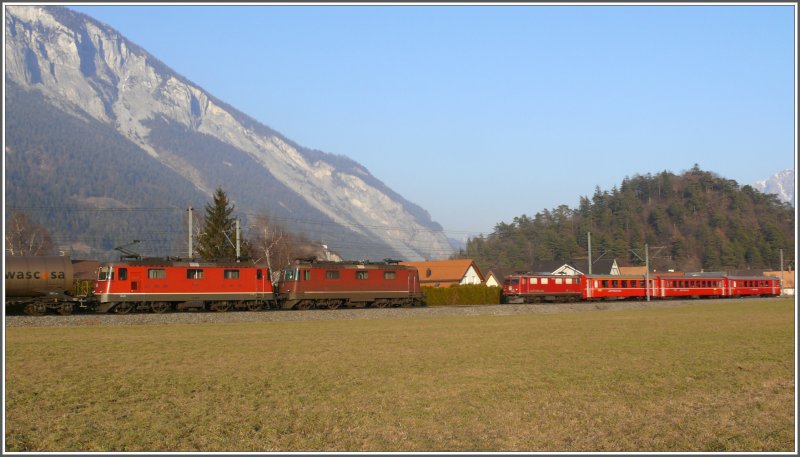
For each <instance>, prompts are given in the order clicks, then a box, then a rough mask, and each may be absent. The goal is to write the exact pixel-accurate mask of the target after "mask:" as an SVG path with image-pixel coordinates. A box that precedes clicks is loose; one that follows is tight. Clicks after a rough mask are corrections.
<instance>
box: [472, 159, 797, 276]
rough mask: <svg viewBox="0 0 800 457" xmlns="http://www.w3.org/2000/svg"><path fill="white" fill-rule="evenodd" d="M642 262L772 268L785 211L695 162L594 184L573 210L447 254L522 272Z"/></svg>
mask: <svg viewBox="0 0 800 457" xmlns="http://www.w3.org/2000/svg"><path fill="white" fill-rule="evenodd" d="M588 232H591V245H592V258H593V259H598V258H600V257H601V256H602V258H604V259H609V258H612V259H616V260H617V263H618V264H620V265H643V264H644V262H641V261H640V260H639V258H638V257H637V256H636V255H635V254H634V253H633V252H631V250H635V251H636V252H637V253H638V254H639V255H640V256H643V255H644V245H645V243H647V244H648V245H649V246H650V248H651V249H650V254H651V259H650V260H651V264H652V265H653V267H654V268H656V269H658V270H659V271H663V270H665V269H668V268H674V269H676V270H681V271H700V270H701V269H702V270H705V271H729V270H746V269H762V268H769V269H778V268H779V267H780V260H779V257H780V254H779V250H780V249H783V252H784V259H785V264H787V265H788V263H789V261H790V259H791V257H792V253H793V252H794V242H795V241H794V233H795V228H794V210H793V208H792V207H791V206H790V205H788V204H786V203H782V202H780V200H779V199H778V198H777V197H776V196H775V195H772V194H762V193H761V192H759V191H757V190H755V189H754V188H753V187H751V186H748V185H745V186H739V184H738V183H737V182H736V181H734V180H730V179H725V178H722V177H720V176H717V175H716V174H714V173H711V172H707V171H702V170H700V169H699V168H698V166H697V165H695V166H694V168H692V169H691V170H690V171H688V172H685V173H683V174H682V175H675V174H673V173H671V172H668V171H664V172H661V173H659V174H657V175H650V174H648V175H645V176H638V175H637V176H634V177H632V178H627V177H626V178H625V179H624V180H623V181H622V184H621V185H620V186H619V188H618V187H616V186H615V187H614V188H613V189H611V190H610V191H602V190H600V188H596V189H595V193H594V195H593V196H592V197H591V198H589V197H581V199H580V203H579V206H578V208H577V209H572V208H569V207H568V206H566V205H561V206H559V207H558V208H555V209H553V210H544V211H542V212H540V213H537V214H536V215H535V216H533V217H529V216H527V215H524V214H523V215H522V216H519V217H516V218H514V220H513V221H512V222H511V223H504V222H501V223H498V224H497V225H496V226H495V230H494V232H492V233H491V234H490V235H488V236H480V237H477V238H474V239H470V240H469V242H468V243H467V247H466V249H465V250H461V251H460V252H459V253H458V254H457V255H456V257H460V258H473V259H475V260H476V262H477V263H478V266H479V267H480V268H481V269H482V270H483V271H488V270H493V271H495V272H501V273H503V274H507V273H509V272H513V271H527V270H530V269H531V268H532V266H533V265H535V264H536V263H537V262H541V261H564V262H567V261H569V260H571V259H581V258H584V259H585V258H587V256H588V250H587V244H588V243H587V233H588Z"/></svg>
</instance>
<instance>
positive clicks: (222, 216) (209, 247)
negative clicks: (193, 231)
mask: <svg viewBox="0 0 800 457" xmlns="http://www.w3.org/2000/svg"><path fill="white" fill-rule="evenodd" d="M234 208H235V206H234V205H232V204H231V203H230V201H229V200H228V196H227V195H226V194H225V192H224V191H223V190H222V188H220V187H218V188H217V190H216V191H215V192H214V201H213V203H208V204H206V214H205V221H204V225H203V231H202V232H201V233H200V236H199V239H198V242H197V244H198V246H197V253H198V254H199V255H200V257H202V258H203V259H205V260H212V259H233V258H235V257H236V246H235V245H234V244H233V241H234V236H235V234H234V224H235V220H234V218H233V217H231V214H232V213H233V210H234Z"/></svg>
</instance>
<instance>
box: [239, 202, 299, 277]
mask: <svg viewBox="0 0 800 457" xmlns="http://www.w3.org/2000/svg"><path fill="white" fill-rule="evenodd" d="M250 228H251V236H250V240H249V243H248V244H249V246H250V249H251V257H253V259H255V260H256V262H260V261H262V260H263V261H264V262H266V264H267V267H268V268H269V271H271V272H273V274H274V270H273V268H272V267H273V265H276V266H277V267H278V268H281V267H283V266H284V265H287V264H288V263H289V262H290V261H291V260H292V258H293V257H294V252H295V244H296V243H295V236H294V235H293V234H292V233H291V232H289V231H288V230H287V229H286V228H285V227H284V226H283V225H282V224H280V223H279V222H277V221H275V220H273V219H272V218H271V217H270V216H268V215H266V214H259V215H257V216H256V217H255V222H254V223H253V224H252V225H251V226H250ZM273 279H274V278H273Z"/></svg>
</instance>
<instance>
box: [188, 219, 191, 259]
mask: <svg viewBox="0 0 800 457" xmlns="http://www.w3.org/2000/svg"><path fill="white" fill-rule="evenodd" d="M188 211H189V258H190V259H191V258H192V207H191V206H189V210H188Z"/></svg>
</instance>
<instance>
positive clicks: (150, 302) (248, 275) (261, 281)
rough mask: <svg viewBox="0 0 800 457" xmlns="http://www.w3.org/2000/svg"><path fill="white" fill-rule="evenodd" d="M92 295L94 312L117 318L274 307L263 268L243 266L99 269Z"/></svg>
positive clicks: (123, 264)
mask: <svg viewBox="0 0 800 457" xmlns="http://www.w3.org/2000/svg"><path fill="white" fill-rule="evenodd" d="M94 293H95V295H96V296H97V297H98V298H99V305H98V307H97V310H98V312H108V311H113V312H116V313H119V314H125V313H128V312H130V311H134V310H136V311H153V312H156V313H163V312H165V311H167V310H169V309H171V308H174V309H177V310H183V309H189V308H195V309H200V310H204V309H210V310H212V311H227V310H229V309H231V308H238V309H248V310H257V309H260V308H262V307H263V306H264V305H267V306H268V307H276V306H277V305H276V304H275V294H274V293H273V291H272V283H271V282H270V275H269V270H268V269H267V267H266V266H260V265H256V264H253V263H245V262H241V263H240V262H229V263H216V262H191V261H172V260H166V259H142V260H130V261H120V262H116V263H107V264H103V265H101V266H100V269H99V271H98V278H97V282H96V283H95V289H94Z"/></svg>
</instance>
